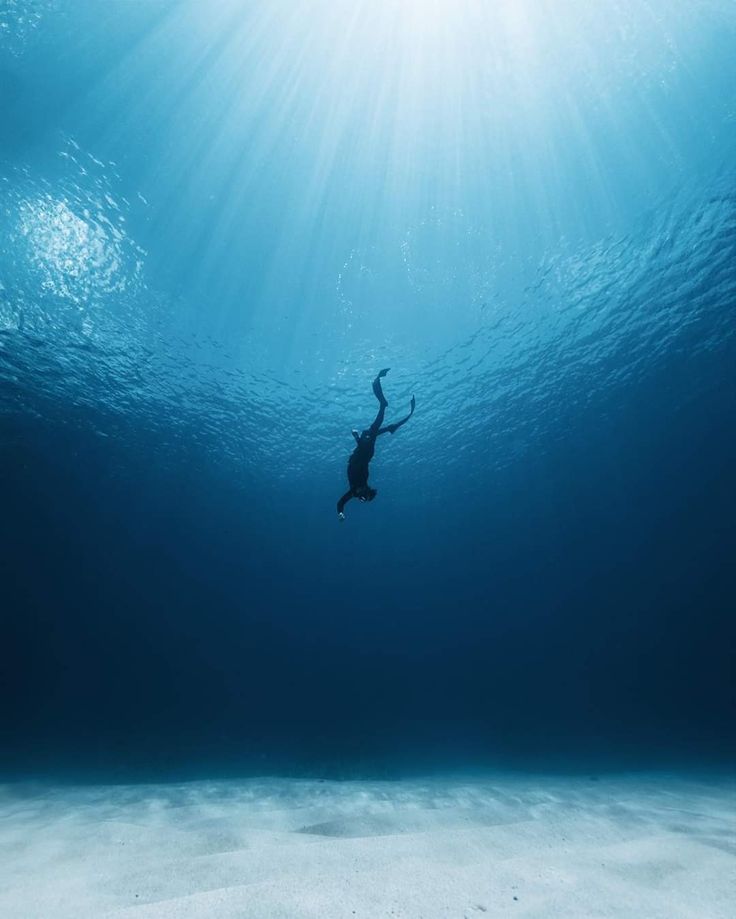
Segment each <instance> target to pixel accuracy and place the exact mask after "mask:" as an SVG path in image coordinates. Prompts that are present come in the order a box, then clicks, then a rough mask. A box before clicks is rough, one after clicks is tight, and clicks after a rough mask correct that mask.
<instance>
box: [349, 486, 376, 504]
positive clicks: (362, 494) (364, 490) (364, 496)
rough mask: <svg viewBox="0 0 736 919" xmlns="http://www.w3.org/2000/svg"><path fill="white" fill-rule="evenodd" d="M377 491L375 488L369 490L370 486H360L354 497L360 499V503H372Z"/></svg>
mask: <svg viewBox="0 0 736 919" xmlns="http://www.w3.org/2000/svg"><path fill="white" fill-rule="evenodd" d="M377 494H378V491H377V490H376V489H375V488H371V487H370V485H362V486H361V487H360V488H359V489H358V490H357V491H356V492H355V497H356V498H360V500H361V501H372V500H373V499H374V498H375V497H376V495H377Z"/></svg>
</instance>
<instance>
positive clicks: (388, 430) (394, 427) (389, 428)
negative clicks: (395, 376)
mask: <svg viewBox="0 0 736 919" xmlns="http://www.w3.org/2000/svg"><path fill="white" fill-rule="evenodd" d="M416 404H417V400H416V399H415V398H414V396H412V397H411V410H410V411H409V414H408V415H407V416H406V418H402V419H401V421H395V422H394V423H393V424H387V425H386V427H385V428H381V430H380V431H379V432H378V433H379V434H395V433H396V431H398V430H399V428H400V427H401V425H402V424H406V422H407V421H408V420H409V419H410V418H411V416H412V415H413V414H414V408H415V407H416Z"/></svg>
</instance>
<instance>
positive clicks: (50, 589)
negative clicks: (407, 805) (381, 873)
mask: <svg viewBox="0 0 736 919" xmlns="http://www.w3.org/2000/svg"><path fill="white" fill-rule="evenodd" d="M673 7H675V9H673ZM0 111H2V128H1V129H0V469H1V471H2V482H3V514H2V530H1V531H0V532H1V536H0V538H1V540H2V542H1V545H0V557H1V558H2V572H3V574H2V578H3V593H2V607H1V608H2V624H3V629H2V631H3V641H2V644H3V653H2V683H3V692H2V695H0V718H1V719H2V721H1V723H2V757H3V761H4V763H3V764H2V769H3V771H9V772H12V773H14V774H32V773H33V774H35V773H48V772H51V773H61V774H66V773H69V772H71V773H74V774H77V773H85V774H104V775H111V774H112V775H123V774H125V775H133V774H138V773H151V772H153V773H157V774H162V775H168V774H171V775H173V774H181V773H183V772H185V773H186V772H188V773H191V774H196V773H197V772H201V773H208V774H209V773H212V772H227V771H233V770H235V771H237V770H243V769H257V770H260V771H264V770H266V771H267V770H268V769H274V770H284V769H307V770H310V769H311V770H315V769H316V770H321V771H330V770H332V771H338V772H339V771H340V770H345V771H349V770H351V769H352V770H360V769H369V768H370V769H376V768H379V769H381V768H393V766H395V765H396V764H402V765H403V766H409V767H411V766H421V767H422V768H426V767H427V766H428V765H431V764H433V763H441V764H452V765H461V766H472V765H474V764H476V763H481V762H486V761H489V760H492V761H497V760H499V759H501V760H507V759H514V760H516V759H521V760H523V761H529V760H531V761H534V762H536V763H540V762H554V761H558V760H559V759H560V758H563V759H564V760H565V762H567V763H568V764H570V763H572V764H579V765H580V768H586V766H587V764H588V763H589V762H591V761H592V760H596V761H598V760H605V761H610V762H620V761H622V760H624V761H626V762H632V761H634V762H639V761H642V762H645V761H646V762H651V761H660V760H675V759H682V758H687V759H689V760H702V761H714V760H723V759H726V760H727V759H728V758H729V757H730V756H732V755H733V754H734V752H736V740H735V735H734V728H733V725H734V723H736V721H735V720H734V717H735V716H736V692H735V689H736V676H735V674H736V669H735V664H734V660H735V658H734V655H735V653H736V622H735V617H734V614H735V613H736V565H735V564H734V559H735V558H736V529H735V526H734V520H736V489H735V488H734V470H736V433H735V429H734V422H735V421H736V334H735V333H736V315H735V306H736V168H735V167H734V163H736V8H735V7H734V4H733V3H732V2H726V0H723V2H717V0H712V2H708V0H685V2H682V3H678V4H671V3H666V2H664V0H652V2H649V3H647V4H644V3H641V2H634V0H618V2H614V0H602V2H600V3H596V4H591V3H589V2H587V0H586V2H583V0H565V2H563V3H561V4H560V3H558V4H551V3H546V2H543V0H536V2H535V0H525V2H517V0H514V2H513V3H512V2H511V0H507V2H501V0H499V2H497V3H494V4H491V3H481V2H480V0H455V2H453V3H450V2H449V0H436V2H426V3H420V2H418V0H406V2H404V3H399V2H398V0H374V2H372V3H368V2H358V3H351V4H348V3H345V4H341V3H339V2H338V3H335V2H332V3H327V2H323V0H312V2H307V3H303V4H293V3H287V2H286V0H262V2H248V0H223V2H222V3H220V4H215V5H214V6H213V7H212V8H210V7H209V6H208V5H203V4H202V3H198V2H193V0H192V2H190V0H179V2H174V0H149V2H141V3H135V4H134V3H129V2H119V0H107V2H106V3H105V4H100V3H98V2H93V0H65V2H62V0H58V2H56V0H36V2H32V0H9V2H8V0H6V2H5V3H4V4H0ZM389 366H390V367H391V368H392V369H391V373H390V374H389V375H388V377H387V378H386V380H385V389H386V394H387V396H388V398H389V401H390V407H389V414H388V417H389V420H393V418H394V417H400V416H401V415H403V414H404V412H405V411H406V408H407V406H408V402H409V398H410V396H411V395H412V394H415V396H416V399H417V410H416V414H415V415H414V417H413V418H412V419H411V421H410V422H409V423H408V424H407V425H406V426H405V427H403V428H402V429H401V431H400V432H398V433H397V434H396V435H395V436H394V437H385V438H381V440H380V441H379V443H378V448H377V453H376V457H375V459H374V461H373V463H372V466H371V483H372V484H373V485H375V486H376V487H377V488H378V490H379V495H378V498H377V499H376V501H375V502H373V503H372V504H370V505H361V504H359V503H358V502H351V503H350V504H349V505H348V508H347V520H346V521H345V522H344V523H342V524H340V523H338V521H337V518H336V514H335V502H336V500H337V498H338V497H339V496H340V495H341V494H342V493H343V491H344V490H345V488H346V482H345V466H346V461H347V457H348V455H349V453H350V451H351V449H352V447H353V442H352V438H351V434H350V430H351V428H352V427H359V428H360V427H363V426H366V425H367V424H368V423H369V422H370V420H371V419H372V417H373V414H374V412H375V409H376V403H375V400H374V399H373V396H372V394H371V389H370V384H371V380H372V379H373V377H374V375H375V373H376V371H377V370H378V369H379V368H381V367H389Z"/></svg>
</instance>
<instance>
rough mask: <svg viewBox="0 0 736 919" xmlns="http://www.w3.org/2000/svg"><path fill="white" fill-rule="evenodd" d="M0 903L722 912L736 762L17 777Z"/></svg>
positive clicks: (382, 912) (730, 901) (728, 899)
mask: <svg viewBox="0 0 736 919" xmlns="http://www.w3.org/2000/svg"><path fill="white" fill-rule="evenodd" d="M0 915H1V916H7V917H13V919H33V917H39V919H41V917H42V919H67V917H68V919H86V917H93V919H100V917H106V916H114V917H120V919H123V917H129V919H153V917H156V919H159V917H161V919H174V917H176V919H178V917H186V919H194V917H216V919H236V917H237V919H282V917H283V919H299V917H315V919H316V917H319V919H351V917H352V916H356V917H384V916H385V917H391V916H393V917H413V919H420V917H424V919H431V917H458V919H462V917H468V919H471V917H472V919H476V917H477V919H480V917H481V916H484V917H492V916H493V917H504V919H508V917H522V916H523V917H532V916H533V917H545V919H546V917H559V919H575V917H580V919H595V917H610V916H615V917H632V919H634V917H636V919H659V917H661V919H677V917H690V919H716V917H723V919H733V917H734V915H736V782H734V781H733V780H732V779H724V778H718V777H708V778H700V779H696V778H693V777H686V776H676V775H669V774H651V773H648V774H645V775H641V774H639V775H635V774H632V775H625V776H622V775H617V776H614V777H612V776H606V775H599V776H591V775H586V776H578V777H574V778H573V777H560V776H533V775H528V774H514V775H502V774H494V775H485V776H483V777H473V778H467V777H459V776H449V777H445V778H441V777H436V776H433V777H432V778H428V779H412V780H401V781H371V782H363V781H361V782H334V781H319V780H316V779H315V780H298V779H277V778H259V779H245V780H242V781H216V782H215V781H198V782H188V783H185V784H167V785H115V786H84V787H80V786H74V787H70V786H50V785H25V784H8V785H3V786H0Z"/></svg>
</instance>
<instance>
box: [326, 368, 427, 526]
mask: <svg viewBox="0 0 736 919" xmlns="http://www.w3.org/2000/svg"><path fill="white" fill-rule="evenodd" d="M389 370H390V368H389V367H387V368H386V369H385V370H381V371H379V373H378V376H377V377H376V378H375V380H374V381H373V394H374V395H375V397H376V399H378V402H379V409H378V414H377V415H376V420H375V421H374V422H373V424H372V425H371V426H370V427H369V428H367V429H366V430H365V431H363V433H362V434H358V432H357V431H356V430H353V432H352V433H353V437H354V438H355V443H356V447H355V449H354V450H353V452H352V453H351V454H350V459H349V460H348V482H349V483H350V488H349V489H348V491H346V492H345V494H344V495H343V496H342V498H340V500H339V501H338V502H337V515H338V517H339V518H340V520H344V519H345V514H344V509H345V505H346V504H347V503H348V501H349V500H350V499H351V498H358V499H359V500H361V501H372V500H373V499H374V498H375V497H376V495H377V494H378V492H377V491H376V489H375V488H371V486H370V485H369V484H368V464H369V463H370V461H371V460H372V459H373V454H374V453H375V452H376V437H378V435H379V434H386V433H388V434H395V433H396V431H398V430H399V428H400V427H401V425H402V424H406V422H407V421H408V420H409V419H410V418H411V416H412V415H413V414H414V407H415V405H416V400H415V399H414V396H412V397H411V410H410V411H409V414H408V415H407V416H406V418H402V419H401V421H396V422H394V424H387V425H386V427H385V428H382V427H381V425H382V424H383V416H384V415H385V414H386V408H387V406H388V402H387V401H386V397H385V396H384V394H383V389H382V387H381V379H382V378H383V377H385V376H386V374H387V373H388V372H389Z"/></svg>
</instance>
